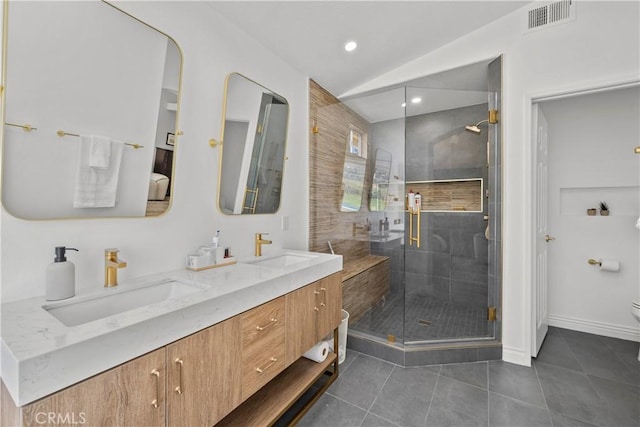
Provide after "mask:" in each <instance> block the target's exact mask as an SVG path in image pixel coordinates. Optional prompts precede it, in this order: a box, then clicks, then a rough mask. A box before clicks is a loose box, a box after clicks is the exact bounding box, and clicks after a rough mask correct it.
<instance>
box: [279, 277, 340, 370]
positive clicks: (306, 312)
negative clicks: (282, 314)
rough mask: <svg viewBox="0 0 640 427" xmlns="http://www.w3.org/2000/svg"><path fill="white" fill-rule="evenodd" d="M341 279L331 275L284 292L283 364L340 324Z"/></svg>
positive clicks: (303, 351) (299, 354)
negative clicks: (286, 292) (284, 349)
mask: <svg viewBox="0 0 640 427" xmlns="http://www.w3.org/2000/svg"><path fill="white" fill-rule="evenodd" d="M341 308H342V278H341V275H340V273H335V274H332V275H331V276H327V277H325V278H323V279H320V280H318V281H317V282H314V283H312V284H310V285H308V286H305V287H303V288H300V289H298V290H296V291H294V292H291V293H289V294H287V295H286V310H287V348H286V352H287V353H286V357H287V364H291V363H293V362H294V361H296V360H297V359H299V358H300V357H301V356H302V355H303V354H304V353H305V352H306V351H307V350H309V349H310V348H311V347H313V346H314V345H315V344H316V343H317V342H318V341H320V340H321V339H323V338H324V337H326V336H327V335H329V334H330V333H331V332H332V331H333V330H334V328H336V327H337V326H338V325H340V321H341V317H342V315H341Z"/></svg>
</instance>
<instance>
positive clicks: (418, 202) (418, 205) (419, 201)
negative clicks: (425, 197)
mask: <svg viewBox="0 0 640 427" xmlns="http://www.w3.org/2000/svg"><path fill="white" fill-rule="evenodd" d="M415 200H416V208H415V209H416V212H420V211H421V210H422V196H421V195H420V193H416V195H415Z"/></svg>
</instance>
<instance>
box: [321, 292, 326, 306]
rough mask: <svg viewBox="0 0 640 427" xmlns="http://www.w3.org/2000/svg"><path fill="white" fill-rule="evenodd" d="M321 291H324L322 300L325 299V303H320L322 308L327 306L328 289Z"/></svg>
mask: <svg viewBox="0 0 640 427" xmlns="http://www.w3.org/2000/svg"><path fill="white" fill-rule="evenodd" d="M320 290H321V291H322V299H323V302H321V303H320V307H326V306H327V288H320Z"/></svg>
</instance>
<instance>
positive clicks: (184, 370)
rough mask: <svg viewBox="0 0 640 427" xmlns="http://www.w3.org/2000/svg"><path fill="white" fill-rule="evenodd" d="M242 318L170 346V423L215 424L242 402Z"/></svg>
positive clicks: (172, 424)
mask: <svg viewBox="0 0 640 427" xmlns="http://www.w3.org/2000/svg"><path fill="white" fill-rule="evenodd" d="M240 331H241V329H240V318H239V316H235V317H232V318H230V319H228V320H225V321H224V322H221V323H218V324H216V325H214V326H211V327H209V328H207V329H204V330H202V331H200V332H197V333H195V334H193V335H190V336H188V337H186V338H183V339H181V340H179V341H176V342H175V343H173V344H170V345H168V346H167V347H166V348H167V425H168V426H212V425H214V424H215V423H217V422H218V421H220V420H221V419H222V418H223V417H224V416H225V415H227V414H228V413H229V412H231V411H232V410H233V408H235V407H236V406H238V405H239V404H240V402H241V381H240V380H241V376H242V373H241V368H242V365H241V360H240V357H239V356H240V351H241V347H240V346H241V340H240Z"/></svg>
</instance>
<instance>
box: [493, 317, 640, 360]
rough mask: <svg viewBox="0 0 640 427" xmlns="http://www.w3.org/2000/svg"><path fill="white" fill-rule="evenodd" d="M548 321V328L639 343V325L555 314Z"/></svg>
mask: <svg viewBox="0 0 640 427" xmlns="http://www.w3.org/2000/svg"><path fill="white" fill-rule="evenodd" d="M548 320H549V326H557V327H558V328H564V329H571V330H572V331H580V332H587V333H590V334H595V335H604V336H605V337H612V338H620V339H623V340H628V341H636V342H640V325H639V326H638V327H637V328H630V327H628V326H622V325H614V324H611V323H605V322H597V321H594V320H585V319H578V318H575V317H568V316H559V315H555V314H553V315H552V314H550V315H549V317H548ZM503 353H504V350H503Z"/></svg>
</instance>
